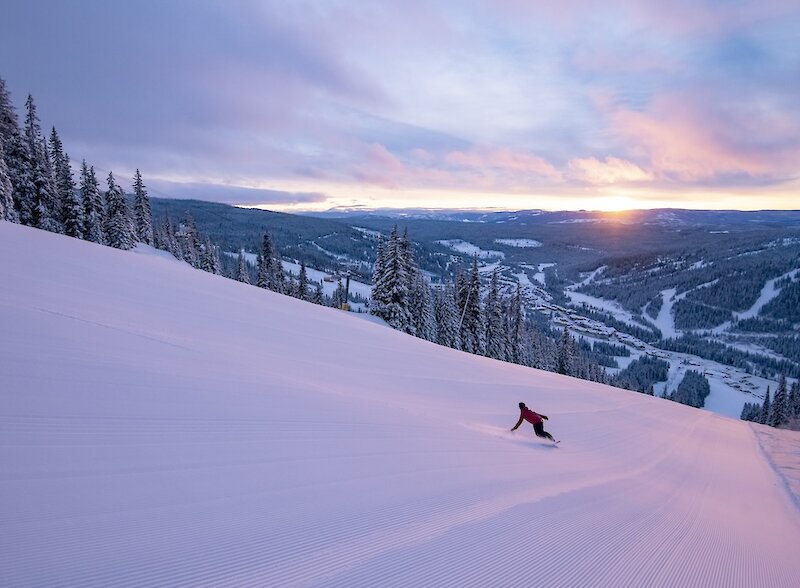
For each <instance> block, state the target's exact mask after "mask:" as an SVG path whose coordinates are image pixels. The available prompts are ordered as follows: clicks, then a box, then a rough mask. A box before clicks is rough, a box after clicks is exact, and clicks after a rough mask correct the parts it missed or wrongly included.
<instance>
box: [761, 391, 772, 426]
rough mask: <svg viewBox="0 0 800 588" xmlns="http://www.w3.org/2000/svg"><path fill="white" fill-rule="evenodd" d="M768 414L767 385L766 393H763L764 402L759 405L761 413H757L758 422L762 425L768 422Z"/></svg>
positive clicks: (768, 398)
mask: <svg viewBox="0 0 800 588" xmlns="http://www.w3.org/2000/svg"><path fill="white" fill-rule="evenodd" d="M769 414H770V397H769V386H767V393H766V394H765V395H764V404H762V405H761V413H760V414H759V415H758V422H759V423H761V424H762V425H766V424H769Z"/></svg>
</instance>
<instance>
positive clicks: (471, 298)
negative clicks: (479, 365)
mask: <svg viewBox="0 0 800 588" xmlns="http://www.w3.org/2000/svg"><path fill="white" fill-rule="evenodd" d="M458 278H461V276H460V275H459V276H457V279H458ZM458 285H459V292H458V300H459V304H460V306H461V307H460V308H459V312H460V313H461V317H460V319H459V321H460V326H461V328H460V333H459V334H460V336H461V348H462V349H463V350H464V351H466V352H468V353H475V354H477V355H484V354H485V352H486V331H485V329H484V325H483V309H482V307H481V278H480V273H479V272H478V257H477V256H474V257H473V259H472V268H471V269H470V273H469V276H468V277H463V278H461V279H460V283H459V284H458Z"/></svg>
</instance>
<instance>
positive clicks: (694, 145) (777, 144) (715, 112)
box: [609, 95, 800, 182]
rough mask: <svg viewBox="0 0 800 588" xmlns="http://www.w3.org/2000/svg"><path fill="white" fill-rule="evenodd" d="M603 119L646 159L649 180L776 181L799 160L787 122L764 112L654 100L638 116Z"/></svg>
mask: <svg viewBox="0 0 800 588" xmlns="http://www.w3.org/2000/svg"><path fill="white" fill-rule="evenodd" d="M609 120H610V126H611V129H612V130H613V132H615V133H616V134H617V135H618V137H619V138H621V139H622V140H623V141H624V143H625V144H626V145H627V147H628V149H630V150H631V151H632V152H633V153H634V154H636V155H637V156H638V157H640V158H647V159H649V161H650V168H651V169H652V171H653V172H654V173H655V175H656V176H658V177H659V178H661V179H666V180H679V181H688V182H693V181H704V180H712V179H719V178H721V177H722V176H725V175H742V174H744V175H748V176H751V177H753V178H761V177H770V176H777V175H782V174H785V173H786V172H787V171H788V170H789V169H790V168H791V166H792V165H794V164H795V163H796V160H797V157H798V155H800V153H799V148H800V144H798V141H797V140H796V138H795V139H793V138H792V137H796V136H797V135H796V134H795V133H796V131H797V130H798V129H797V128H796V127H797V124H796V123H794V122H793V121H791V120H787V119H786V117H782V116H780V115H778V114H773V113H771V112H768V111H767V112H732V113H731V112H724V111H723V109H722V108H717V109H711V108H708V107H706V108H705V109H704V107H703V105H702V97H701V96H699V95H693V96H679V95H671V96H661V97H657V98H656V99H654V100H653V101H652V102H651V104H650V105H649V106H648V108H647V109H646V110H644V111H635V110H631V109H628V108H620V109H617V110H615V111H613V112H611V113H610V115H609ZM787 125H788V126H787ZM759 139H761V140H762V141H761V143H760V142H759ZM769 143H773V144H774V145H769ZM781 143H783V144H781ZM795 167H796V165H795Z"/></svg>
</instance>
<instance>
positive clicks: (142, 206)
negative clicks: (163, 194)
mask: <svg viewBox="0 0 800 588" xmlns="http://www.w3.org/2000/svg"><path fill="white" fill-rule="evenodd" d="M133 195H134V197H133V218H134V227H135V229H136V238H137V240H138V241H141V242H142V243H146V244H147V245H152V244H153V214H152V212H151V210H150V197H149V196H148V195H147V190H145V185H144V182H143V181H142V174H140V173H139V170H138V169H137V170H136V175H135V176H134V177H133Z"/></svg>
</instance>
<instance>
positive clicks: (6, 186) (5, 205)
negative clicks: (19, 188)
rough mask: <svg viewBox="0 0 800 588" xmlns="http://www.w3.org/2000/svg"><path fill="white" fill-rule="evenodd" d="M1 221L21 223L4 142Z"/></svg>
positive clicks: (0, 153) (0, 150)
mask: <svg viewBox="0 0 800 588" xmlns="http://www.w3.org/2000/svg"><path fill="white" fill-rule="evenodd" d="M0 220H5V221H11V222H12V223H14V222H19V216H18V215H17V211H16V209H15V208H14V187H13V186H12V185H11V178H10V177H9V174H8V166H7V165H6V160H5V158H4V150H3V142H2V141H0Z"/></svg>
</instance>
